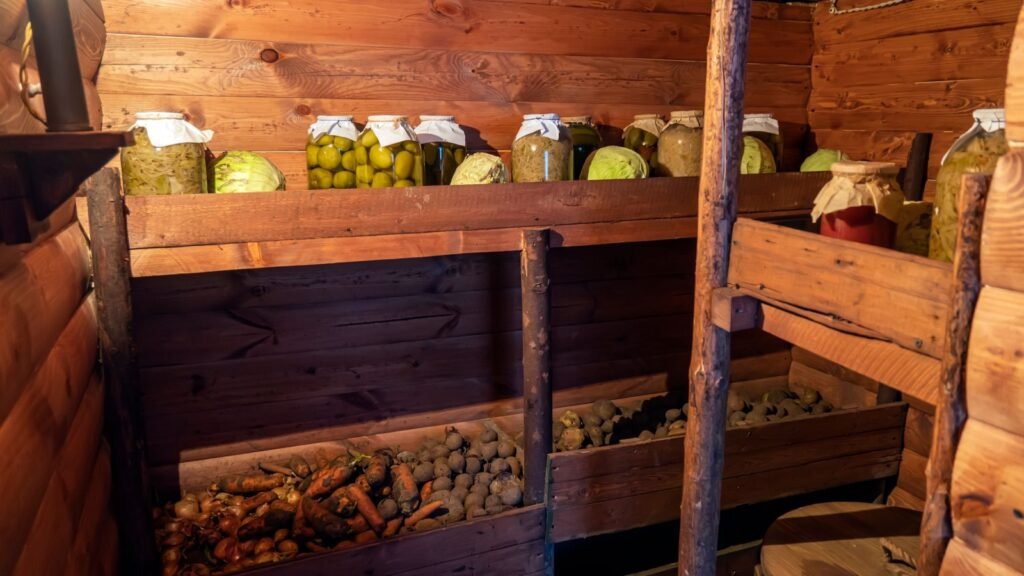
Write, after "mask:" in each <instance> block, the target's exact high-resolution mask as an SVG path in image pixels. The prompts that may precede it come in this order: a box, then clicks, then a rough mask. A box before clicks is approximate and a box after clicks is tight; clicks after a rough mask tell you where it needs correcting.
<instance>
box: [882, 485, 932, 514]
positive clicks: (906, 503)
mask: <svg viewBox="0 0 1024 576" xmlns="http://www.w3.org/2000/svg"><path fill="white" fill-rule="evenodd" d="M885 503H886V504H887V505H888V506H898V507H900V508H908V509H910V510H916V511H918V512H922V511H923V510H924V500H923V499H921V498H918V497H917V496H914V495H913V494H911V493H910V492H907V491H906V490H904V489H903V488H900V486H899V485H898V484H897V485H896V487H895V488H893V490H892V492H890V493H889V498H887V499H886V501H885Z"/></svg>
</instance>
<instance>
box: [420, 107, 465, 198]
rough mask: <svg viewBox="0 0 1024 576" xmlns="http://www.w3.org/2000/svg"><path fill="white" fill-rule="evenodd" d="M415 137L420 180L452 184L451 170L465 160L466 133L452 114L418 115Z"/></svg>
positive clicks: (433, 183) (428, 184) (452, 171)
mask: <svg viewBox="0 0 1024 576" xmlns="http://www.w3.org/2000/svg"><path fill="white" fill-rule="evenodd" d="M416 137H417V138H419V141H420V145H421V146H422V147H423V162H424V164H425V166H424V172H423V183H424V184H425V185H427V186H431V185H436V184H443V185H448V184H451V183H452V176H454V175H455V169H456V168H458V167H459V165H460V164H462V162H463V161H464V160H465V159H466V133H465V132H464V131H463V130H462V127H461V126H459V125H458V124H456V123H455V117H454V116H420V124H419V126H417V127H416Z"/></svg>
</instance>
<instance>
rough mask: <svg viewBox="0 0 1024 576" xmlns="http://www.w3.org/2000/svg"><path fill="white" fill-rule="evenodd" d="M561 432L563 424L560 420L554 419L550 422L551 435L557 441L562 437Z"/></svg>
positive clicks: (563, 430)
mask: <svg viewBox="0 0 1024 576" xmlns="http://www.w3.org/2000/svg"><path fill="white" fill-rule="evenodd" d="M562 432H565V424H562V421H561V420H555V421H554V422H552V423H551V437H552V438H554V439H555V441H556V442H557V441H558V439H559V438H561V437H562Z"/></svg>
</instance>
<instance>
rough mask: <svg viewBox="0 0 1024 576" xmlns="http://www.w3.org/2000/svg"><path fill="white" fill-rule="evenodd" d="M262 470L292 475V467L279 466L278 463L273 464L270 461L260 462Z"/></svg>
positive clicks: (268, 472)
mask: <svg viewBox="0 0 1024 576" xmlns="http://www.w3.org/2000/svg"><path fill="white" fill-rule="evenodd" d="M260 470H263V471H264V472H266V473H267V474H284V475H285V476H291V475H292V469H291V468H289V467H287V466H279V465H277V464H271V463H269V462H260Z"/></svg>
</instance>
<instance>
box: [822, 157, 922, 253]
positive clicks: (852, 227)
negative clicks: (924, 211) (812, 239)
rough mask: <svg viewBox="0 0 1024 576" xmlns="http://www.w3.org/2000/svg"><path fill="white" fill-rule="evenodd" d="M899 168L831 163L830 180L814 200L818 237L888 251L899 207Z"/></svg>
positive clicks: (875, 163) (855, 163)
mask: <svg viewBox="0 0 1024 576" xmlns="http://www.w3.org/2000/svg"><path fill="white" fill-rule="evenodd" d="M898 172H899V169H898V168H897V167H896V165H895V164H892V163H891V162H852V161H844V162H835V163H833V164H832V180H829V182H828V183H827V184H825V186H824V187H823V188H822V189H821V192H819V193H818V196H817V198H815V199H814V209H813V210H812V211H811V217H812V218H813V219H814V221H815V222H817V221H818V219H819V218H820V219H821V234H822V235H823V236H831V237H833V238H842V239H844V240H851V241H853V242H861V243H864V244H873V245H875V246H882V247H885V248H891V247H892V245H893V241H894V240H895V238H896V223H897V222H898V221H899V216H900V210H901V209H902V208H903V200H904V196H903V190H901V189H900V185H899V183H898V182H896V175H897V173H898Z"/></svg>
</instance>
